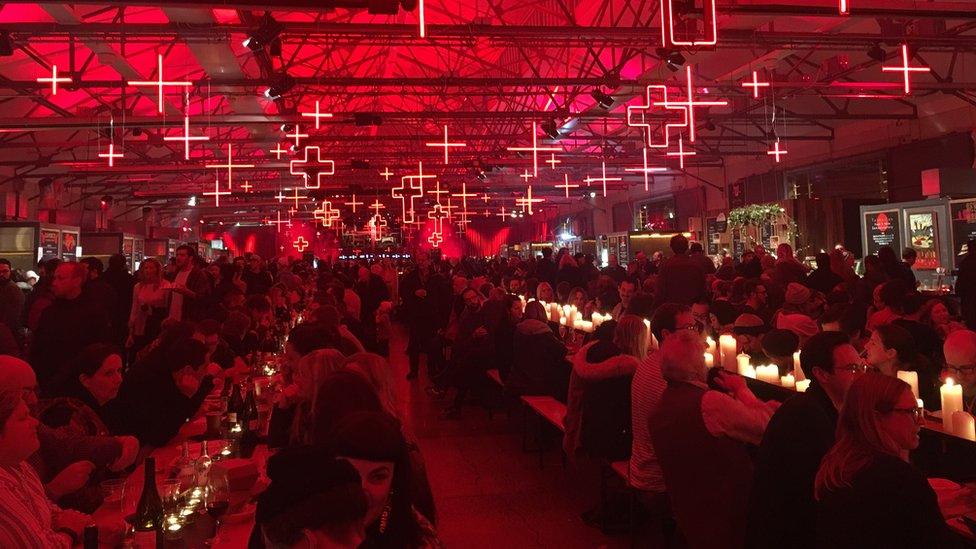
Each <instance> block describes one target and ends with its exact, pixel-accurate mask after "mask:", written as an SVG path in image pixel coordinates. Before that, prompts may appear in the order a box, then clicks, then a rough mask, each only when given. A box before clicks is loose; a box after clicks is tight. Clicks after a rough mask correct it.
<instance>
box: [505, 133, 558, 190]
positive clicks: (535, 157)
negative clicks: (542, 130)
mask: <svg viewBox="0 0 976 549" xmlns="http://www.w3.org/2000/svg"><path fill="white" fill-rule="evenodd" d="M538 134H539V128H538V124H537V123H536V122H532V146H531V147H508V150H510V151H512V152H519V151H524V152H530V151H531V152H532V176H533V177H538V175H539V153H540V152H561V151H562V149H560V148H559V147H540V146H539V135H538Z"/></svg>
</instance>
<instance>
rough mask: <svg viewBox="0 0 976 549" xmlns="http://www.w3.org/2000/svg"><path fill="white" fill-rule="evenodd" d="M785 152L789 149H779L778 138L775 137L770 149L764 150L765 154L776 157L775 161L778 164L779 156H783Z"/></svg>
mask: <svg viewBox="0 0 976 549" xmlns="http://www.w3.org/2000/svg"><path fill="white" fill-rule="evenodd" d="M787 152H789V151H787V150H786V149H780V148H779V139H777V140H776V142H775V143H774V144H773V148H772V150H768V151H766V154H768V155H770V156H775V157H776V163H777V164H779V162H780V157H781V156H783V155H784V154H786V153H787Z"/></svg>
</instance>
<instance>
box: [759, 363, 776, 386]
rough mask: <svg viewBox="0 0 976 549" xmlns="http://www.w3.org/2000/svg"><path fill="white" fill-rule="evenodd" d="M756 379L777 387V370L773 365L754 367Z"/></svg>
mask: <svg viewBox="0 0 976 549" xmlns="http://www.w3.org/2000/svg"><path fill="white" fill-rule="evenodd" d="M756 379H758V380H759V381H765V382H766V383H772V384H773V385H779V368H777V367H776V365H775V364H764V365H760V366H756Z"/></svg>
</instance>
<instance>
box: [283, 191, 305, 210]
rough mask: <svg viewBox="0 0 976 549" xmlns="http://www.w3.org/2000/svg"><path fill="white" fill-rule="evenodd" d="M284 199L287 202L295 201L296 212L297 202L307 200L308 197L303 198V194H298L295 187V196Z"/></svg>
mask: <svg viewBox="0 0 976 549" xmlns="http://www.w3.org/2000/svg"><path fill="white" fill-rule="evenodd" d="M286 198H287V199H288V200H294V201H295V209H296V210H297V209H298V201H299V200H301V199H302V198H308V197H307V196H305V195H303V194H302V195H300V194H298V187H295V194H293V195H292V196H288V197H286Z"/></svg>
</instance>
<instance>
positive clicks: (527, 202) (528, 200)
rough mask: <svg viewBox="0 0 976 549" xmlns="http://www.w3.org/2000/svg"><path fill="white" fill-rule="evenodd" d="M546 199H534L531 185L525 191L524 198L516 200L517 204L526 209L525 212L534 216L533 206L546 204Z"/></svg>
mask: <svg viewBox="0 0 976 549" xmlns="http://www.w3.org/2000/svg"><path fill="white" fill-rule="evenodd" d="M545 201H546V199H545V198H532V185H529V187H528V189H526V190H525V197H524V198H516V199H515V204H516V205H518V206H522V207H524V208H525V212H526V213H527V214H529V215H532V213H533V212H532V204H537V203H539V202H545Z"/></svg>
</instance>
